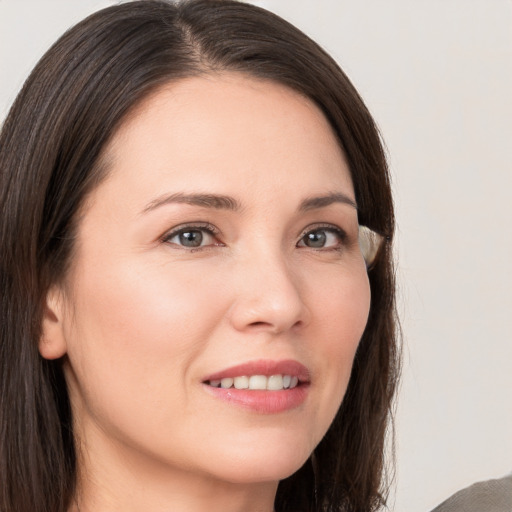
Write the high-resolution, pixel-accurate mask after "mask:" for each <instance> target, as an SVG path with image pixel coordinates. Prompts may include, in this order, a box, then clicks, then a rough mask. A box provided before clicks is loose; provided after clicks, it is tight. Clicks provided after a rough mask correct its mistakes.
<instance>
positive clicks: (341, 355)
mask: <svg viewBox="0 0 512 512" xmlns="http://www.w3.org/2000/svg"><path fill="white" fill-rule="evenodd" d="M314 303H315V308H316V311H317V314H316V315H313V318H314V323H313V324H312V328H313V329H314V330H315V332H316V333H317V337H316V343H315V344H314V346H313V347H311V348H312V350H313V351H314V354H315V356H316V360H317V362H318V369H319V371H318V375H319V381H320V385H319V389H320V392H319V394H320V398H319V400H318V404H319V405H318V415H319V417H321V418H322V419H323V423H324V428H325V430H327V428H328V426H329V425H330V423H331V421H332V420H333V418H334V416H335V414H336V412H337V410H338V408H339V406H340V404H341V402H342V400H343V397H344V395H345V392H346V389H347V385H348V381H349V379H350V374H351V370H352V364H353V361H354V356H355V353H356V350H357V347H358V344H359V341H360V339H361V336H362V335H363V332H364V329H365V327H366V323H367V320H368V313H369V309H370V287H369V282H368V276H367V274H366V271H365V270H364V271H363V272H356V273H353V274H352V275H351V276H350V279H346V278H345V279H341V278H340V279H339V280H336V279H334V278H333V279H331V280H330V281H329V282H328V284H327V283H326V286H325V289H324V293H322V294H318V295H317V298H316V300H315V301H314Z"/></svg>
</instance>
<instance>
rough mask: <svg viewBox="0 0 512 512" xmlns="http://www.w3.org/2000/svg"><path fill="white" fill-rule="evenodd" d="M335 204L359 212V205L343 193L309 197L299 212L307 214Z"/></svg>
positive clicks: (303, 202) (301, 205)
mask: <svg viewBox="0 0 512 512" xmlns="http://www.w3.org/2000/svg"><path fill="white" fill-rule="evenodd" d="M333 203H342V204H348V205H349V206H351V207H352V208H354V209H356V210H357V203H356V202H355V201H354V200H353V199H351V198H350V197H349V196H347V195H345V194H343V193H341V192H331V193H330V194H327V195H325V196H317V197H309V198H307V199H304V201H302V203H301V204H300V206H299V211H301V212H306V211H309V210H316V209H317V208H325V207H326V206H329V205H331V204H333Z"/></svg>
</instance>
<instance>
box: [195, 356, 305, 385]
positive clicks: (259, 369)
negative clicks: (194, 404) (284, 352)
mask: <svg viewBox="0 0 512 512" xmlns="http://www.w3.org/2000/svg"><path fill="white" fill-rule="evenodd" d="M244 375H246V376H251V375H265V376H266V377H270V376H271V375H290V376H292V377H293V376H296V377H298V379H299V382H309V379H310V376H309V370H308V369H307V368H306V367H305V366H304V365H303V364H301V363H299V362H298V361H294V360H293V359H287V360H283V361H272V360H266V359H260V360H257V361H248V362H246V363H242V364H238V365H235V366H231V367H230V368H226V369H224V370H221V371H219V372H215V373H212V374H211V375H208V377H206V379H204V381H203V382H207V381H211V380H221V379H225V378H229V377H231V378H234V377H241V376H244Z"/></svg>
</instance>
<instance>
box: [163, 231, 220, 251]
mask: <svg viewBox="0 0 512 512" xmlns="http://www.w3.org/2000/svg"><path fill="white" fill-rule="evenodd" d="M165 241H166V242H168V243H171V244H175V245H180V246H182V247H187V248H190V249H195V248H197V247H204V246H206V245H212V244H214V243H215V238H214V235H213V233H212V232H211V231H209V230H207V229H204V228H201V229H199V228H183V229H180V230H179V231H177V232H174V233H171V234H170V235H169V236H168V237H166V239H165Z"/></svg>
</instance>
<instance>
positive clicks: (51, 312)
mask: <svg viewBox="0 0 512 512" xmlns="http://www.w3.org/2000/svg"><path fill="white" fill-rule="evenodd" d="M63 305H64V302H63V296H62V291H61V290H60V289H59V288H57V287H52V288H50V290H48V293H47V295H46V304H45V306H44V311H43V319H42V326H41V338H40V339H39V353H40V354H41V356H42V357H44V358H45V359H58V358H59V357H62V356H63V355H64V354H65V353H66V350H67V345H66V337H65V335H64V322H63V320H64V307H63Z"/></svg>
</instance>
